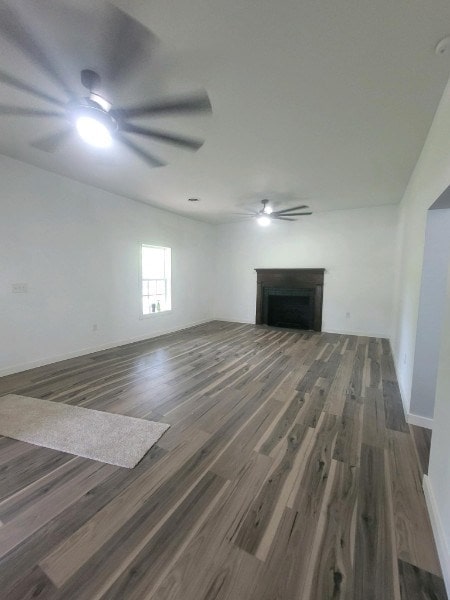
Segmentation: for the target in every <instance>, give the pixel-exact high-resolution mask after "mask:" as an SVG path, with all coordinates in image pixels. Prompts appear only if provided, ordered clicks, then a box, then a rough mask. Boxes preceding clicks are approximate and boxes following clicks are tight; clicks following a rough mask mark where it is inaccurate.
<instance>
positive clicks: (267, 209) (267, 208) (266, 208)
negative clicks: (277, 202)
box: [264, 206, 273, 215]
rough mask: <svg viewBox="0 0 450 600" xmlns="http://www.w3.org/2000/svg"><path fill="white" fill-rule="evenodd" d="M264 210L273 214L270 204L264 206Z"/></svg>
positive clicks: (268, 213)
mask: <svg viewBox="0 0 450 600" xmlns="http://www.w3.org/2000/svg"><path fill="white" fill-rule="evenodd" d="M264 212H265V213H266V215H270V214H272V212H273V210H272V207H270V206H266V207H264Z"/></svg>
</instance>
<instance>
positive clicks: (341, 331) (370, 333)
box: [322, 326, 389, 339]
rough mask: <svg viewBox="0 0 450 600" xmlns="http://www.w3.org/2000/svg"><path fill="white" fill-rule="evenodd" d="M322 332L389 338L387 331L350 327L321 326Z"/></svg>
mask: <svg viewBox="0 0 450 600" xmlns="http://www.w3.org/2000/svg"><path fill="white" fill-rule="evenodd" d="M322 333H338V334H339V335H357V336H360V337H374V338H383V339H389V335H388V334H387V333H377V332H375V331H357V330H356V331H353V330H350V329H330V328H329V327H326V326H324V327H322Z"/></svg>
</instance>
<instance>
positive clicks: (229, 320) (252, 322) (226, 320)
mask: <svg viewBox="0 0 450 600" xmlns="http://www.w3.org/2000/svg"><path fill="white" fill-rule="evenodd" d="M213 320H214V321H225V323H242V325H254V324H255V321H254V320H253V321H246V320H242V319H240V318H236V319H233V318H232V317H214V319H213Z"/></svg>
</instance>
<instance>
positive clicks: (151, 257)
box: [142, 246, 164, 279]
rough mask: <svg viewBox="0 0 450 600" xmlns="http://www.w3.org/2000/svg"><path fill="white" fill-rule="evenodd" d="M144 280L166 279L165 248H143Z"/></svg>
mask: <svg viewBox="0 0 450 600" xmlns="http://www.w3.org/2000/svg"><path fill="white" fill-rule="evenodd" d="M142 278H143V279H164V248H151V247H148V246H142Z"/></svg>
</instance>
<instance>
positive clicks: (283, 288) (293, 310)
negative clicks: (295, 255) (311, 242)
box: [255, 269, 325, 331]
mask: <svg viewBox="0 0 450 600" xmlns="http://www.w3.org/2000/svg"><path fill="white" fill-rule="evenodd" d="M324 271H325V269H256V273H257V294H256V321H255V322H256V323H257V324H266V325H272V326H274V327H292V328H297V329H307V330H308V329H313V330H315V331H321V330H322V298H323V278H324Z"/></svg>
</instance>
